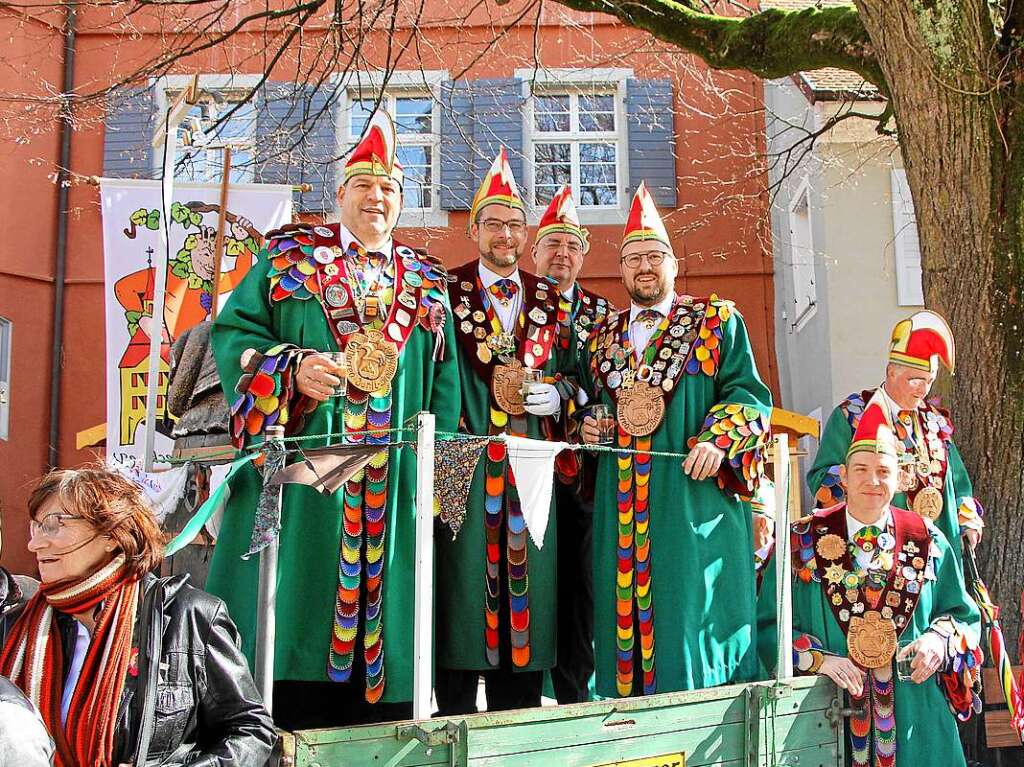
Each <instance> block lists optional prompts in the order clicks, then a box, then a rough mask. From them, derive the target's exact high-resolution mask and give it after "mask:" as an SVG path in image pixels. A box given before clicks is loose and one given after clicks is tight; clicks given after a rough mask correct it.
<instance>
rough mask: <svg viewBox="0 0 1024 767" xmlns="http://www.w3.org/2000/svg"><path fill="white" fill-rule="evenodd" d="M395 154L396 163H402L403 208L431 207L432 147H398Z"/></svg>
mask: <svg viewBox="0 0 1024 767" xmlns="http://www.w3.org/2000/svg"><path fill="white" fill-rule="evenodd" d="M397 154H398V161H399V162H400V163H402V167H403V169H404V172H405V181H404V182H403V184H402V192H403V193H404V195H405V207H406V208H431V207H433V195H432V190H431V182H432V180H433V174H432V170H433V169H432V167H431V161H432V158H433V147H429V146H400V147H398V151H397Z"/></svg>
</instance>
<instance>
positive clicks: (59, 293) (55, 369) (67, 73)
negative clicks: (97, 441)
mask: <svg viewBox="0 0 1024 767" xmlns="http://www.w3.org/2000/svg"><path fill="white" fill-rule="evenodd" d="M64 12H65V16H64V82H63V84H62V86H61V94H62V98H63V102H62V104H61V110H60V159H59V160H58V163H57V264H56V270H55V274H54V283H55V287H54V294H53V349H52V354H51V359H50V449H49V454H48V456H47V464H48V465H49V467H50V468H51V469H52V468H54V467H56V466H57V460H58V458H57V445H58V443H59V441H60V379H61V375H60V373H61V351H62V349H63V346H64V277H65V273H66V271H67V250H68V189H69V181H70V173H69V166H70V165H71V132H72V123H71V92H72V90H73V89H74V87H75V32H76V25H77V21H78V12H77V10H76V8H75V3H73V2H69V3H65V4H64Z"/></svg>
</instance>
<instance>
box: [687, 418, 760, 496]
mask: <svg viewBox="0 0 1024 767" xmlns="http://www.w3.org/2000/svg"><path fill="white" fill-rule="evenodd" d="M770 439H771V423H770V422H769V420H768V416H766V415H765V414H764V413H762V412H761V411H760V410H758V409H757V408H756V407H754V406H753V405H743V404H739V403H730V402H720V403H719V404H717V405H715V406H714V407H712V408H711V410H710V411H709V412H708V415H707V417H706V418H705V419H704V426H703V431H702V432H701V433H700V434H699V435H697V436H696V437H694V438H691V439H690V440H689V446H690V447H691V448H692V447H693V446H694V445H696V444H698V443H700V442H710V443H711V444H713V445H715V446H716V447H718V448H721V449H722V450H724V451H725V456H726V463H727V464H728V466H729V467H730V468H731V469H732V473H733V475H734V478H733V477H730V476H729V475H727V474H724V473H723V472H722V471H721V470H720V471H719V473H718V486H719V487H720V488H722V489H723V490H726V489H732V490H735V491H736V492H739V493H740V494H741V495H743V496H744V497H747V498H749V497H752V496H753V494H754V493H755V492H756V490H757V487H758V485H759V484H760V482H761V478H762V477H763V476H764V448H765V447H766V446H767V445H768V441H769V440H770ZM724 467H725V466H724V465H723V468H724Z"/></svg>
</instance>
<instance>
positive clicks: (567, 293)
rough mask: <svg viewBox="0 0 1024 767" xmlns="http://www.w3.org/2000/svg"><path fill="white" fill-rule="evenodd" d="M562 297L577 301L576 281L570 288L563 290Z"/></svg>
mask: <svg viewBox="0 0 1024 767" xmlns="http://www.w3.org/2000/svg"><path fill="white" fill-rule="evenodd" d="M562 298H564V299H566V300H567V301H575V300H576V283H575V282H574V283H573V284H572V285H571V286H570V287H569V289H568V290H563V291H562Z"/></svg>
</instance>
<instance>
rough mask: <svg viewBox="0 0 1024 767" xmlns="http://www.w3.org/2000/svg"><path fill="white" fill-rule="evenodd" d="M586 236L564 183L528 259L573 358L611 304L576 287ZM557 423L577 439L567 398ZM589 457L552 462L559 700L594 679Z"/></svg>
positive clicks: (582, 694)
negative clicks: (554, 300)
mask: <svg viewBox="0 0 1024 767" xmlns="http://www.w3.org/2000/svg"><path fill="white" fill-rule="evenodd" d="M589 250H590V233H589V232H588V231H587V229H586V227H584V226H583V225H582V224H581V223H580V219H579V215H578V213H577V212H576V204H575V202H574V201H573V198H572V190H571V189H570V188H569V187H568V186H565V185H563V186H562V188H561V189H559V190H558V192H557V193H556V194H555V196H554V197H552V198H551V202H550V203H549V204H548V207H547V209H546V210H545V211H544V214H543V215H542V216H541V219H540V223H539V224H538V226H537V236H536V238H535V240H534V245H533V262H534V264H536V267H537V274H539V275H540V276H541V277H550V278H551V279H553V280H555V281H556V282H557V283H558V292H559V293H560V295H559V302H558V346H559V348H560V349H562V350H563V351H565V352H567V353H570V354H572V355H573V356H574V358H578V357H579V355H581V354H583V353H584V351H585V350H586V346H587V339H588V338H589V337H590V333H591V331H592V330H593V328H594V326H595V325H597V324H598V323H599V322H601V320H603V319H604V318H605V316H607V314H608V312H609V311H612V309H613V307H612V305H611V304H610V303H609V302H608V299H606V298H605V297H604V296H601V295H598V294H597V293H594V292H592V291H590V290H587V289H586V288H584V287H583V286H582V285H580V284H579V283H578V282H577V277H579V274H580V271H581V270H582V269H583V263H584V260H585V258H586V255H587V252H588V251H589ZM565 405H566V406H565V412H564V413H563V414H562V418H559V419H558V420H557V421H556V420H548V421H547V422H546V424H547V425H550V426H552V427H553V428H554V429H555V432H554V433H552V434H551V435H550V438H551V439H557V440H564V441H567V442H570V443H578V442H579V423H580V422H579V419H578V418H575V417H574V415H575V414H576V412H577V405H578V403H577V402H576V401H575V399H569V400H567V401H566V403H565ZM596 468H597V460H596V456H594V455H593V454H592V453H584V452H582V451H574V450H563V451H562V452H561V453H559V455H558V457H557V458H556V460H555V478H556V482H555V507H556V508H557V509H558V513H557V515H556V522H557V525H558V663H557V664H556V665H555V667H554V668H552V669H551V671H550V677H551V684H550V689H547V687H546V692H545V694H546V695H549V696H551V697H553V698H555V699H556V700H557V701H558V702H559V703H582V702H583V701H587V700H590V699H591V686H592V681H593V676H594V583H593V580H592V578H591V567H592V565H591V562H592V558H591V549H592V538H593V527H594V487H593V478H594V470H595V469H596Z"/></svg>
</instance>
